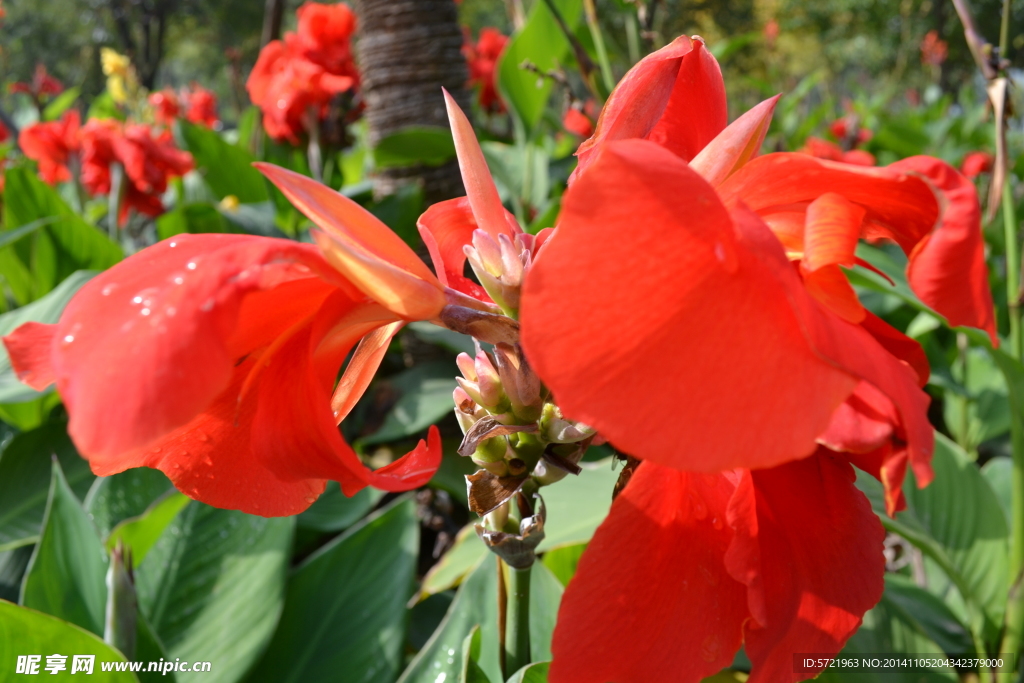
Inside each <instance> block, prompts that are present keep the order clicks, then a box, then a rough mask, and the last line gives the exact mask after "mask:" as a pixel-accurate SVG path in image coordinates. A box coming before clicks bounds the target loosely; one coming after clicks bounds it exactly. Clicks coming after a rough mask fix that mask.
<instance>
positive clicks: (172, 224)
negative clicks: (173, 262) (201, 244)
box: [156, 203, 239, 240]
mask: <svg viewBox="0 0 1024 683" xmlns="http://www.w3.org/2000/svg"><path fill="white" fill-rule="evenodd" d="M208 232H239V231H237V230H232V229H231V227H230V225H229V224H228V222H227V221H226V220H224V217H223V216H222V215H220V212H219V211H218V210H217V207H215V206H214V205H213V204H209V203H193V204H183V205H181V206H178V207H176V208H175V209H173V210H172V211H168V212H167V213H165V214H164V215H162V216H160V217H159V218H157V219H156V234H157V236H158V237H159V238H160V239H162V240H165V239H167V238H168V237H173V236H174V235H180V234H182V233H208Z"/></svg>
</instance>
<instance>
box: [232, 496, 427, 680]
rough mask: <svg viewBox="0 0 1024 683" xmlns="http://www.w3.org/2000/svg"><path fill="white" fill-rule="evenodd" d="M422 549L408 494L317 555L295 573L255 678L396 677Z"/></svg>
mask: <svg viewBox="0 0 1024 683" xmlns="http://www.w3.org/2000/svg"><path fill="white" fill-rule="evenodd" d="M418 549H419V522H418V519H417V517H416V505H415V503H414V502H413V501H412V500H411V499H409V498H407V497H406V498H402V499H400V500H398V501H397V502H395V503H393V504H392V505H390V506H389V507H387V508H385V509H383V510H381V511H380V512H378V513H377V514H375V515H373V516H371V517H370V518H368V519H367V520H366V521H364V522H362V523H361V524H359V525H358V526H356V527H353V528H352V529H349V531H348V532H347V533H345V534H343V535H342V536H339V537H338V538H337V539H335V540H334V541H332V542H331V543H329V544H328V545H326V546H324V547H323V548H321V549H320V550H318V551H317V552H316V553H314V554H313V555H312V556H311V557H309V558H308V559H307V560H306V561H305V562H303V563H302V564H301V565H300V566H299V567H298V569H296V570H295V571H294V572H293V573H292V576H291V577H290V578H289V580H288V594H287V599H286V600H285V607H284V613H283V614H282V615H281V621H280V623H279V624H278V627H277V631H276V632H275V633H274V637H273V640H271V642H270V645H269V646H268V647H267V649H266V652H264V654H263V657H262V659H261V660H260V662H259V663H258V664H257V665H256V666H255V667H253V669H252V672H251V675H250V677H249V679H248V680H250V681H253V682H254V683H255V682H256V681H275V683H290V682H298V681H327V680H330V681H339V682H345V681H367V682H369V681H379V682H380V683H390V682H391V681H393V680H394V678H395V675H396V674H397V673H398V668H399V661H400V656H401V649H402V643H403V642H404V640H405V633H404V625H405V617H406V614H405V602H406V600H407V599H408V597H409V592H410V588H411V585H412V580H413V576H414V573H415V570H416V556H417V553H418Z"/></svg>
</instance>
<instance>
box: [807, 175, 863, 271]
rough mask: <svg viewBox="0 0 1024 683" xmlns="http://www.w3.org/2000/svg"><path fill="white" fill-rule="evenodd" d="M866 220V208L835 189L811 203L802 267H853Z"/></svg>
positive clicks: (810, 269) (816, 268) (811, 269)
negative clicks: (861, 230) (861, 228)
mask: <svg viewBox="0 0 1024 683" xmlns="http://www.w3.org/2000/svg"><path fill="white" fill-rule="evenodd" d="M863 221H864V209H862V208H861V207H859V206H857V205H856V204H853V203H851V202H849V201H847V200H846V198H845V197H843V196H842V195H839V194H836V193H834V192H826V193H825V194H823V195H821V196H820V197H818V198H817V199H815V200H814V201H813V202H811V203H810V205H809V206H808V207H807V219H806V223H805V226H804V256H803V258H802V259H801V261H800V266H801V268H802V269H803V270H804V271H805V272H813V271H815V270H818V269H819V268H823V267H825V266H831V265H841V266H853V264H854V263H855V262H856V260H857V257H856V254H855V253H854V252H855V251H856V249H857V241H858V240H859V239H860V226H861V223H863Z"/></svg>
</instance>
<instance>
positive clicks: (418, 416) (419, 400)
mask: <svg viewBox="0 0 1024 683" xmlns="http://www.w3.org/2000/svg"><path fill="white" fill-rule="evenodd" d="M385 381H386V382H387V383H388V384H389V385H390V386H391V387H393V388H394V389H395V390H396V391H398V392H400V393H401V394H402V396H401V398H399V399H398V401H397V402H396V403H395V405H394V406H393V407H392V408H391V411H390V412H388V414H387V417H385V418H384V424H383V425H381V427H380V429H378V430H377V431H376V432H374V433H373V434H370V435H369V436H366V437H363V438H362V439H360V440H359V443H360V444H364V445H370V444H375V443H384V442H387V441H396V440H398V439H402V438H405V437H408V436H412V435H413V434H418V433H420V432H422V431H423V430H425V429H426V428H427V427H429V426H430V425H432V424H434V423H435V422H437V421H438V420H440V419H441V418H442V417H444V416H445V415H447V414H448V413H450V412H451V411H452V410H453V409H454V407H453V405H452V391H453V390H454V389H455V386H456V384H455V371H454V370H453V366H452V365H451V364H450V363H445V362H440V361H435V362H430V363H424V364H423V365H417V366H415V367H412V368H409V369H408V370H403V371H402V372H400V373H398V374H397V375H394V376H393V377H389V378H388V379H387V380H385Z"/></svg>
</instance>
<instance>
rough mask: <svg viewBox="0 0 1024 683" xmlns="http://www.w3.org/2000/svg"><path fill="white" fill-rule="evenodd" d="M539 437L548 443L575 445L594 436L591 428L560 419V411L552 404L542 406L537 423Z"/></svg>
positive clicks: (580, 423)
mask: <svg viewBox="0 0 1024 683" xmlns="http://www.w3.org/2000/svg"><path fill="white" fill-rule="evenodd" d="M538 424H539V426H540V434H541V437H542V438H543V439H544V440H545V441H548V442H550V443H577V442H579V441H583V440H584V439H589V438H591V437H592V436H594V434H595V431H596V430H594V428H593V427H590V426H588V425H585V424H583V423H582V422H573V421H572V420H566V419H565V418H564V417H562V411H561V409H560V408H559V407H558V406H556V405H555V404H553V403H546V404H544V410H543V413H542V415H541V418H540V420H539V422H538Z"/></svg>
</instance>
